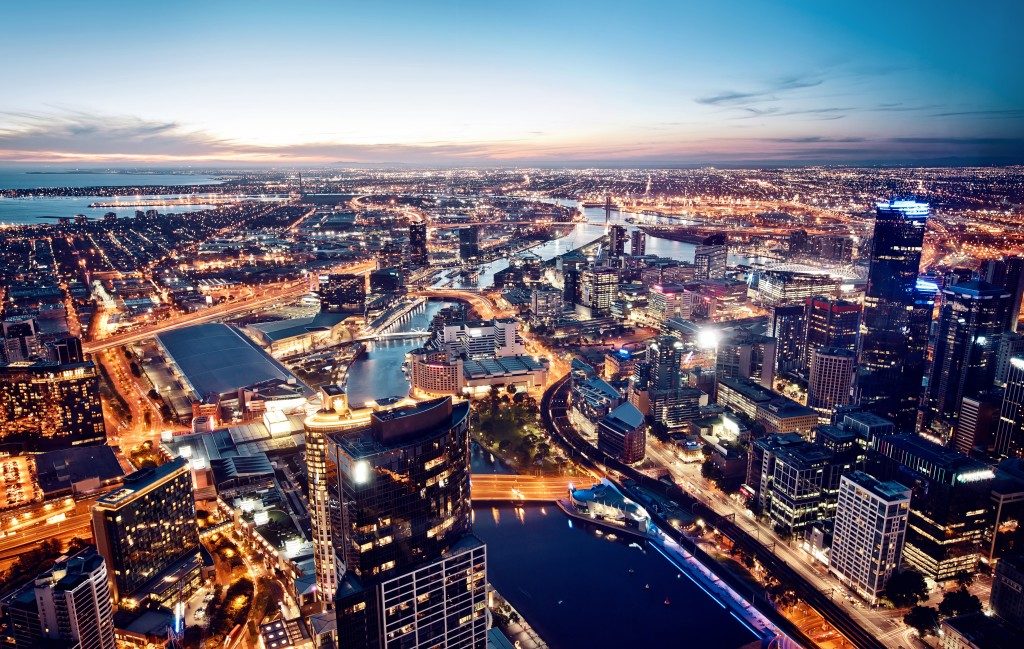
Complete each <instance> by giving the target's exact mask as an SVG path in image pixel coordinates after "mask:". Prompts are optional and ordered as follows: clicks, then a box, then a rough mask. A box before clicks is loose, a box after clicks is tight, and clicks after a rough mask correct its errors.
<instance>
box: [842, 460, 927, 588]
mask: <svg viewBox="0 0 1024 649" xmlns="http://www.w3.org/2000/svg"><path fill="white" fill-rule="evenodd" d="M909 513H910V490H909V489H907V488H906V487H904V486H903V485H901V484H899V483H898V482H881V481H879V480H876V479H875V478H873V477H871V476H870V475H868V474H866V473H863V472H861V471H853V472H851V473H849V474H847V475H844V476H843V477H842V479H841V480H840V482H839V500H838V504H837V506H836V517H835V525H834V527H833V533H832V548H831V550H830V551H829V558H828V567H829V571H830V572H831V573H832V574H834V575H836V576H837V577H839V579H840V581H842V582H843V583H844V584H846V585H847V586H849V587H850V588H852V589H853V590H854V592H856V593H857V594H858V595H860V596H861V597H863V598H864V599H865V600H867V601H868V602H869V603H870V604H872V605H874V604H875V603H877V601H878V597H879V595H880V594H881V592H882V590H883V589H884V588H885V584H886V582H887V581H889V577H891V576H892V575H893V573H894V572H896V571H897V570H899V567H900V561H901V560H902V557H903V542H904V539H905V537H906V532H907V517H908V516H909Z"/></svg>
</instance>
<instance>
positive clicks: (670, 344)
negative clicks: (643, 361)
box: [647, 336, 683, 390]
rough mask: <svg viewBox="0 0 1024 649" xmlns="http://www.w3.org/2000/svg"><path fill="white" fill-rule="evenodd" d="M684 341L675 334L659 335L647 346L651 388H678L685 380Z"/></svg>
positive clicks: (649, 386) (649, 384) (649, 387)
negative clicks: (683, 366)
mask: <svg viewBox="0 0 1024 649" xmlns="http://www.w3.org/2000/svg"><path fill="white" fill-rule="evenodd" d="M682 363H683V343H682V341H680V340H679V339H678V338H676V337H675V336H658V337H657V338H655V339H654V340H653V341H652V342H651V343H650V344H649V345H648V346H647V364H648V367H649V368H650V369H649V375H648V376H649V380H648V384H647V387H648V389H650V390H668V389H671V388H678V387H680V386H681V385H682V380H683V374H682V372H683V370H682Z"/></svg>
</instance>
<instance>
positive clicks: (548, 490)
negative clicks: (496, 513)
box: [472, 473, 597, 503]
mask: <svg viewBox="0 0 1024 649" xmlns="http://www.w3.org/2000/svg"><path fill="white" fill-rule="evenodd" d="M472 483H473V490H472V496H473V502H516V503H518V502H554V501H556V500H559V499H561V498H565V497H566V496H567V495H568V493H569V485H570V484H572V485H574V486H576V487H584V488H586V487H591V486H593V485H594V484H596V483H597V479H596V478H593V477H588V476H533V475H510V474H502V473H474V474H473V475H472Z"/></svg>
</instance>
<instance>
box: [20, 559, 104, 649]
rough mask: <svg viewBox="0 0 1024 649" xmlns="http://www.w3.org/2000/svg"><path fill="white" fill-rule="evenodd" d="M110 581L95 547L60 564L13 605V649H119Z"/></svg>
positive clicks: (41, 577) (22, 593)
mask: <svg viewBox="0 0 1024 649" xmlns="http://www.w3.org/2000/svg"><path fill="white" fill-rule="evenodd" d="M107 580H108V578H107V568H106V564H105V563H104V562H103V557H101V556H100V555H99V554H97V553H96V548H94V547H93V546H88V547H87V548H85V549H84V550H82V551H80V552H78V553H77V554H75V555H73V556H71V557H64V558H61V559H60V560H58V561H57V562H56V563H55V564H54V565H53V567H52V568H50V570H48V571H47V572H45V573H43V574H41V575H39V576H38V577H36V579H35V581H34V582H33V583H31V584H29V585H26V586H24V587H23V588H22V589H21V590H19V591H18V592H17V593H16V594H15V595H14V596H13V597H11V599H9V600H8V606H7V622H8V635H9V637H11V638H12V639H13V640H14V646H15V647H18V648H21V647H26V648H27V647H40V646H67V647H72V646H73V647H76V648H77V649H114V647H115V646H116V645H115V643H114V621H113V614H112V607H111V603H110V588H109V585H108V583H107ZM50 643H52V645H51V644H50Z"/></svg>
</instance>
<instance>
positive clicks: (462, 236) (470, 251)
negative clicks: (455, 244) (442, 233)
mask: <svg viewBox="0 0 1024 649" xmlns="http://www.w3.org/2000/svg"><path fill="white" fill-rule="evenodd" d="M459 261H461V262H462V263H464V264H475V263H476V262H478V261H480V226H478V225H471V226H469V227H466V228H459Z"/></svg>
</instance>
